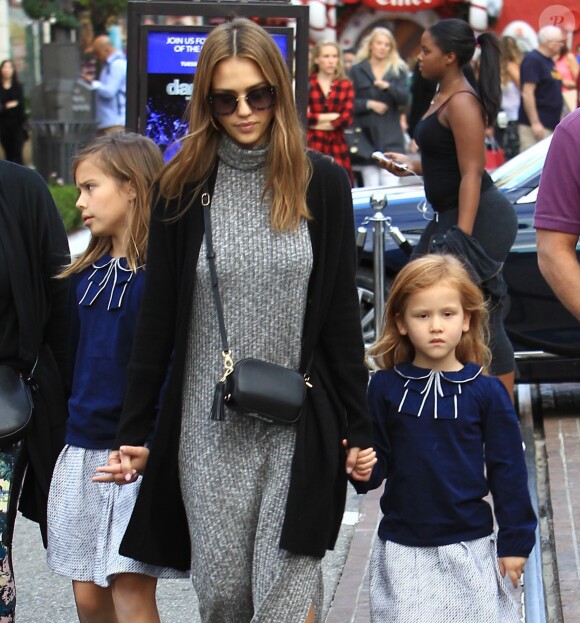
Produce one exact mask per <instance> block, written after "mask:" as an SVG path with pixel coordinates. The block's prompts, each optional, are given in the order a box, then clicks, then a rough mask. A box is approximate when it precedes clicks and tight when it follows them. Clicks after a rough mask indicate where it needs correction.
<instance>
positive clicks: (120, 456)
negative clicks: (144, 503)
mask: <svg viewBox="0 0 580 623" xmlns="http://www.w3.org/2000/svg"><path fill="white" fill-rule="evenodd" d="M148 459H149V449H148V448H146V447H144V446H121V447H120V448H119V450H113V451H112V452H111V453H110V454H109V458H108V460H107V465H102V466H100V467H97V469H96V471H97V475H96V476H93V478H92V480H93V482H115V483H117V484H118V485H125V484H128V483H131V482H135V481H136V480H137V478H138V476H139V474H142V473H143V472H144V471H145V467H146V465H147V460H148Z"/></svg>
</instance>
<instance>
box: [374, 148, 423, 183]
mask: <svg viewBox="0 0 580 623" xmlns="http://www.w3.org/2000/svg"><path fill="white" fill-rule="evenodd" d="M385 156H386V157H387V158H388V159H389V161H388V162H381V161H377V163H378V164H379V166H381V167H382V168H383V169H386V170H387V171H389V172H390V173H392V174H393V175H396V176H397V177H408V176H409V175H413V174H415V175H421V173H422V171H418V170H417V169H420V168H421V163H420V161H419V160H417V159H416V158H411V157H410V156H407V155H406V154H399V153H397V152H393V151H388V152H385Z"/></svg>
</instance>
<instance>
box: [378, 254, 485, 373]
mask: <svg viewBox="0 0 580 623" xmlns="http://www.w3.org/2000/svg"><path fill="white" fill-rule="evenodd" d="M442 282H444V283H445V284H446V285H449V286H451V287H452V288H455V289H456V290H457V291H458V292H459V295H460V299H461V307H462V308H463V311H464V312H465V313H466V314H470V316H471V317H470V321H469V331H467V332H465V333H463V335H462V336H461V340H460V341H459V344H458V345H457V348H456V349H455V356H456V357H457V359H458V360H459V361H461V362H462V363H466V362H468V361H471V362H473V363H477V364H479V365H481V366H483V367H484V368H485V369H487V367H488V366H489V363H490V361H491V352H490V350H489V348H488V347H487V338H488V316H489V314H488V311H487V307H486V305H485V301H484V299H483V294H482V292H481V290H480V289H479V288H478V287H477V286H476V285H475V283H474V282H473V281H472V279H471V277H470V276H469V273H468V272H467V270H466V268H465V267H464V265H463V264H462V263H461V262H460V261H459V260H458V259H457V258H455V257H453V256H452V255H439V254H430V255H424V256H422V257H420V258H417V259H415V260H412V261H411V262H409V263H408V264H407V265H406V266H404V267H403V269H402V270H401V272H400V273H399V274H398V275H397V277H396V278H395V281H394V282H393V287H392V288H391V291H390V293H389V299H388V301H387V305H386V311H385V323H384V328H383V331H382V333H381V335H380V336H379V338H378V340H377V341H376V342H375V343H374V344H373V345H372V346H371V347H370V348H369V349H368V350H367V359H368V360H369V361H370V362H372V363H373V364H374V365H373V367H377V368H382V369H386V368H392V367H393V366H395V364H397V363H399V362H401V361H407V360H409V361H411V360H413V358H414V357H415V348H414V347H413V344H412V343H411V340H409V337H408V336H407V335H401V334H400V333H399V330H398V328H397V323H396V318H397V315H401V316H402V315H403V314H404V313H405V309H406V307H407V303H408V301H409V297H410V296H412V295H413V294H415V293H416V292H419V291H420V290H425V289H427V288H430V287H432V286H434V285H438V284H440V283H442Z"/></svg>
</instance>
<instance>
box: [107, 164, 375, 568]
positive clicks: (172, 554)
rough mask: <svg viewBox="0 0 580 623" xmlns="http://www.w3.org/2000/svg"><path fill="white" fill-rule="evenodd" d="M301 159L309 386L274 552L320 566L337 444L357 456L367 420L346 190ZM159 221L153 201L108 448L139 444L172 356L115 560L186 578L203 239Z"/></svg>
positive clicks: (199, 231)
mask: <svg viewBox="0 0 580 623" xmlns="http://www.w3.org/2000/svg"><path fill="white" fill-rule="evenodd" d="M311 160H312V162H313V168H314V174H313V178H312V181H311V183H310V185H309V188H308V195H307V201H308V206H309V209H310V211H311V213H312V215H313V217H314V218H313V220H312V221H310V222H309V233H310V237H311V242H312V250H313V257H314V264H313V269H312V274H311V278H310V282H309V287H308V298H307V308H306V316H305V321H304V329H303V336H302V353H301V369H302V370H304V369H305V368H306V366H307V362H308V361H309V360H310V357H311V356H312V354H313V352H314V362H313V366H312V370H311V379H312V384H313V388H312V389H311V390H310V391H309V394H308V398H307V402H306V406H305V410H304V412H303V416H302V417H301V419H300V421H299V424H298V430H297V440H296V447H295V455H294V459H293V465H292V474H291V483H290V491H289V494H288V501H287V506H286V515H285V521H284V526H283V530H282V537H281V541H280V547H282V548H284V549H287V550H289V551H291V552H294V553H300V554H306V555H312V556H319V557H321V556H323V555H324V553H325V551H326V549H329V548H332V547H333V546H334V543H335V541H336V537H337V534H338V530H339V527H340V521H341V518H342V513H343V511H344V502H345V495H346V475H345V463H344V462H345V451H344V449H343V448H342V446H341V443H340V442H341V439H343V438H345V437H346V438H347V439H348V440H349V444H350V446H352V447H369V446H370V445H371V423H370V418H369V416H368V412H367V407H366V386H367V380H368V374H367V371H366V369H365V366H364V364H363V344H362V336H361V327H360V316H359V306H358V297H357V292H356V287H355V266H356V264H355V244H354V219H353V209H352V200H351V193H350V185H349V182H348V179H347V177H346V175H345V173H344V170H343V169H342V168H341V167H339V166H338V165H336V164H335V163H334V162H332V161H331V160H330V159H329V158H325V157H321V156H319V155H312V156H311ZM174 209H176V206H175V205H172V206H170V210H169V212H170V213H171V211H172V210H174ZM167 214H168V213H167V212H162V211H161V208H160V204H159V203H158V204H157V207H156V208H155V209H154V213H153V218H152V223H151V229H150V237H149V251H148V262H147V271H146V284H145V293H144V297H143V303H142V307H141V313H140V318H139V322H138V327H137V332H136V337H135V342H134V347H133V354H132V359H131V363H130V365H129V368H128V390H127V395H126V400H125V407H124V413H123V418H122V421H121V425H120V430H119V435H118V440H117V441H118V443H119V444H129V445H142V444H143V441H144V439H145V438H146V436H147V431H148V430H149V427H150V424H151V421H152V419H153V418H154V415H155V404H156V401H157V396H158V391H159V388H160V387H161V385H162V383H163V380H164V376H165V372H166V369H167V363H168V361H169V358H170V356H171V354H172V351H174V358H173V363H172V371H171V376H170V380H169V385H168V389H167V394H166V397H165V401H164V405H163V407H162V410H161V413H160V415H159V420H158V423H157V430H156V433H155V437H154V439H153V442H152V445H151V454H150V457H149V461H148V465H147V469H146V471H145V474H144V478H143V483H142V486H141V490H140V493H139V497H138V500H137V503H136V506H135V510H134V512H133V515H132V518H131V522H130V524H129V527H128V529H127V532H126V534H125V539H124V541H123V544H122V546H121V550H120V551H121V553H122V554H124V555H127V556H131V557H133V558H136V559H138V560H143V561H146V562H149V563H151V564H156V565H161V566H170V567H174V568H177V569H188V568H189V566H190V541H189V535H188V529H187V521H186V517H185V511H184V507H183V502H182V499H181V493H180V486H179V469H178V447H179V436H180V428H181V396H182V381H183V370H184V356H185V351H186V344H187V331H188V329H189V321H190V317H191V300H192V291H193V283H194V274H195V266H196V262H197V261H206V260H205V258H200V257H199V251H200V247H201V243H202V239H203V214H202V210H201V209H200V206H199V204H195V205H193V206H192V208H191V209H190V210H189V211H188V212H187V213H186V214H185V216H183V217H182V218H180V219H179V220H178V221H176V222H175V221H174V222H168V220H167ZM239 244H240V246H241V245H243V244H244V241H243V240H240V241H239ZM264 313H268V310H267V309H265V310H264ZM216 321H217V320H216ZM218 348H219V344H216V349H218ZM216 380H217V379H216ZM208 418H209V405H208ZM216 487H219V483H217V482H216Z"/></svg>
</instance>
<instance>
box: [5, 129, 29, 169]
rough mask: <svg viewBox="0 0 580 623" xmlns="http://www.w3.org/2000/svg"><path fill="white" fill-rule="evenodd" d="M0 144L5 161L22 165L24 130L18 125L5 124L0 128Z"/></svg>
mask: <svg viewBox="0 0 580 623" xmlns="http://www.w3.org/2000/svg"><path fill="white" fill-rule="evenodd" d="M0 144H1V145H2V149H3V150H4V155H5V158H6V160H9V161H10V162H15V163H16V164H23V162H22V148H23V147H24V129H23V128H22V126H21V125H20V124H12V125H10V124H6V123H4V124H3V125H2V127H0Z"/></svg>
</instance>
